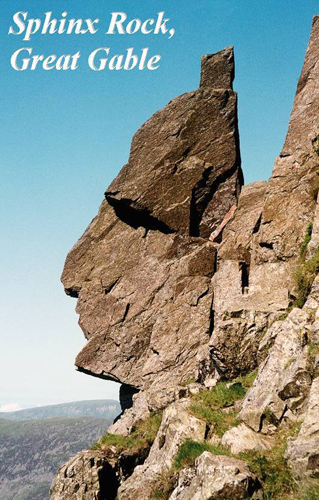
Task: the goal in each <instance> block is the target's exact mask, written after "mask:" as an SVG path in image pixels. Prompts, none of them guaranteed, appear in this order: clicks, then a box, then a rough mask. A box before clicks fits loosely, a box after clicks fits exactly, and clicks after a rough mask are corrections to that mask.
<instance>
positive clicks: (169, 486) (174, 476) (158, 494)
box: [152, 469, 178, 500]
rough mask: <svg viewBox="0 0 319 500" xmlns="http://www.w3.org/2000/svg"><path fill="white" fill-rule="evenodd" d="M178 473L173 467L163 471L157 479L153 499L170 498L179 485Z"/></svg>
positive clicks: (166, 499)
mask: <svg viewBox="0 0 319 500" xmlns="http://www.w3.org/2000/svg"><path fill="white" fill-rule="evenodd" d="M177 480H178V473H177V472H175V471H173V470H172V469H171V470H169V471H167V472H163V474H161V476H160V477H158V478H157V480H156V481H155V483H154V485H153V488H154V492H153V496H152V500H168V499H169V497H170V496H171V494H172V492H173V490H174V488H175V487H176V485H177Z"/></svg>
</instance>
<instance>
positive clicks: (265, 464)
mask: <svg viewBox="0 0 319 500" xmlns="http://www.w3.org/2000/svg"><path fill="white" fill-rule="evenodd" d="M300 425H301V424H300V422H298V423H294V424H291V425H290V427H288V428H287V429H286V430H285V431H282V432H281V433H278V434H277V437H276V444H275V446H274V447H273V448H272V449H271V450H270V451H267V452H263V453H256V452H245V453H240V454H239V455H238V458H241V459H242V460H244V461H245V462H246V463H247V464H248V466H249V468H250V470H251V471H252V472H253V473H254V474H256V476H257V477H258V479H259V481H260V482H261V484H262V488H263V492H264V497H263V498H264V500H288V499H289V498H291V499H293V498H294V494H295V492H296V491H297V486H298V483H297V482H296V480H295V479H294V477H293V473H292V470H291V469H290V467H289V465H288V463H287V459H286V458H285V451H286V448H287V440H288V438H289V437H294V436H297V434H298V433H299V430H300ZM298 498H299V497H298Z"/></svg>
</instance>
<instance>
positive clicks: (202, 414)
mask: <svg viewBox="0 0 319 500" xmlns="http://www.w3.org/2000/svg"><path fill="white" fill-rule="evenodd" d="M227 385H228V384H226V382H220V383H219V384H217V385H216V386H215V387H214V388H213V389H212V390H210V391H202V392H200V393H198V394H194V395H193V396H192V400H193V404H192V405H191V406H190V407H189V411H190V412H191V413H192V414H193V415H194V416H195V417H197V418H200V419H202V420H205V422H207V423H208V424H209V425H212V426H213V430H214V433H215V434H217V435H218V436H222V435H223V434H224V433H225V432H226V431H227V430H228V429H230V428H231V427H234V426H236V425H238V424H239V423H240V421H239V420H238V419H237V418H236V415H237V412H236V411H225V410H224V411H223V410H222V408H228V407H230V406H232V405H233V404H234V403H235V402H236V401H238V400H239V399H242V398H243V397H244V396H245V394H246V389H245V388H244V387H243V385H242V383H241V382H235V383H234V384H231V385H230V386H229V387H227Z"/></svg>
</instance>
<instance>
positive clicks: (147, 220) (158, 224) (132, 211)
mask: <svg viewBox="0 0 319 500" xmlns="http://www.w3.org/2000/svg"><path fill="white" fill-rule="evenodd" d="M115 194H116V193H115ZM112 195H114V193H108V192H106V193H105V199H106V201H107V202H108V203H109V205H111V207H113V209H114V212H115V213H116V215H117V217H118V218H119V219H120V220H121V221H122V222H124V223H125V224H128V225H129V226H131V227H132V228H133V229H138V228H139V227H144V228H145V229H146V232H147V231H149V230H152V231H160V232H161V233H164V234H171V233H174V232H175V231H174V230H173V229H171V228H170V227H169V226H168V225H167V224H165V222H163V221H161V220H159V219H157V218H156V217H154V216H153V215H151V213H150V212H149V210H148V209H147V208H141V209H137V208H134V207H132V206H131V205H132V203H133V201H132V200H130V199H128V198H121V199H120V200H117V199H116V198H113V197H112ZM144 236H145V235H144Z"/></svg>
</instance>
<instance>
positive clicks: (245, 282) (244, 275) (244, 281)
mask: <svg viewBox="0 0 319 500" xmlns="http://www.w3.org/2000/svg"><path fill="white" fill-rule="evenodd" d="M239 270H240V271H241V291H242V293H245V292H247V289H248V288H249V270H250V266H249V264H246V262H240V263H239Z"/></svg>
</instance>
